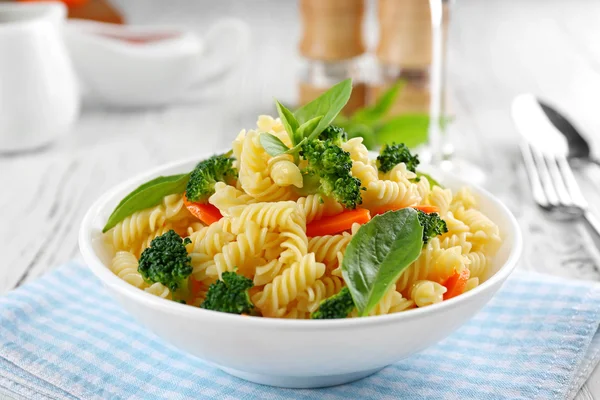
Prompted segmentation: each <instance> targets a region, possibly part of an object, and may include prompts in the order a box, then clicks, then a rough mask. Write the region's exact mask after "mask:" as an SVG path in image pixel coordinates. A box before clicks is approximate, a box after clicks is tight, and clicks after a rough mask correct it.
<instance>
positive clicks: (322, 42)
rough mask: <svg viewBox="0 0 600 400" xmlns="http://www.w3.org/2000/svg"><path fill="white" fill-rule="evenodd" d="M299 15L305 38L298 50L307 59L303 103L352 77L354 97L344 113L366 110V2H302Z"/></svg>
mask: <svg viewBox="0 0 600 400" xmlns="http://www.w3.org/2000/svg"><path fill="white" fill-rule="evenodd" d="M300 14H301V20H302V25H303V35H302V39H301V41H300V46H299V47H300V53H301V55H302V56H303V57H304V58H305V60H306V66H305V68H304V70H303V71H302V74H301V76H300V84H299V91H300V104H306V103H308V102H309V101H311V100H313V99H315V98H316V97H318V96H319V95H320V94H322V93H323V92H325V91H326V90H327V89H329V88H330V87H331V86H333V85H335V84H336V83H338V82H340V81H342V80H344V79H347V78H352V82H353V88H352V95H351V97H350V100H349V101H348V103H347V104H346V107H344V110H343V113H344V114H351V113H352V112H353V111H355V110H357V109H359V108H361V107H363V106H364V105H365V100H366V86H365V84H364V82H363V81H362V79H361V71H360V67H359V58H360V56H361V55H362V54H363V53H364V52H365V45H364V42H363V38H362V24H363V16H364V0H301V1H300Z"/></svg>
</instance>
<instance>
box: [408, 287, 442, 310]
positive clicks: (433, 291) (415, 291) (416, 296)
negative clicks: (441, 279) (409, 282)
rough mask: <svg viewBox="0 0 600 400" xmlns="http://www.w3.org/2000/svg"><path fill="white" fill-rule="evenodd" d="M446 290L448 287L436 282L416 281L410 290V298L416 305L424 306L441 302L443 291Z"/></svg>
mask: <svg viewBox="0 0 600 400" xmlns="http://www.w3.org/2000/svg"><path fill="white" fill-rule="evenodd" d="M447 291H448V289H446V288H445V287H444V286H442V285H441V284H439V283H437V282H433V281H427V280H423V281H417V282H415V283H414V284H413V286H412V288H411V290H410V298H411V300H412V301H414V302H415V304H416V305H417V307H425V306H430V305H432V304H436V303H441V302H442V301H443V300H444V293H446V292H447Z"/></svg>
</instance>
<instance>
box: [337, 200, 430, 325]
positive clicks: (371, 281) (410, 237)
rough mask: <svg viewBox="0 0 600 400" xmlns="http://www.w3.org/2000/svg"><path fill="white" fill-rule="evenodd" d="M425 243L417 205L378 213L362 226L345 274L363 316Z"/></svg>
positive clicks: (349, 252)
mask: <svg viewBox="0 0 600 400" xmlns="http://www.w3.org/2000/svg"><path fill="white" fill-rule="evenodd" d="M422 247H423V227H422V226H421V225H420V224H419V218H418V216H417V211H416V210H414V209H413V208H403V209H401V210H398V211H390V212H387V213H385V214H382V215H378V216H376V217H374V218H373V219H372V220H371V221H369V222H367V223H366V224H364V225H362V226H361V227H360V229H359V230H358V232H356V234H355V235H354V236H353V237H352V240H351V241H350V243H349V244H348V247H347V248H346V252H345V253H344V260H343V262H342V276H343V277H344V281H345V282H346V284H347V285H348V288H349V289H350V293H351V294H352V299H354V304H356V308H357V309H358V313H359V315H360V316H365V315H368V314H369V312H370V311H371V310H372V309H373V307H375V306H376V305H377V303H378V302H379V301H380V300H381V298H382V297H383V296H384V295H385V293H386V292H387V290H389V288H390V287H391V286H392V285H393V284H394V283H395V282H396V280H398V278H399V277H400V274H401V273H402V272H403V271H404V270H405V269H406V268H407V267H408V266H409V265H410V264H411V263H412V262H413V261H415V260H416V259H417V258H418V257H419V254H421V248H422Z"/></svg>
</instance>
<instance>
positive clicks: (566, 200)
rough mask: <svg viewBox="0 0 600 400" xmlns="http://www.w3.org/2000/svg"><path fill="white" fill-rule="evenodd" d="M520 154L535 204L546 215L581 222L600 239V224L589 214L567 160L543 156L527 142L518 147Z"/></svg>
mask: <svg viewBox="0 0 600 400" xmlns="http://www.w3.org/2000/svg"><path fill="white" fill-rule="evenodd" d="M521 154H522V155H523V161H524V163H525V169H526V170H527V175H529V182H530V183H531V192H532V194H533V199H534V200H535V202H536V203H537V204H538V205H539V206H540V207H542V208H543V209H545V210H548V211H553V212H554V211H556V212H561V213H563V214H569V215H572V216H576V217H581V218H584V219H585V221H586V222H587V223H588V224H589V225H590V227H591V228H592V229H593V230H594V231H595V232H596V233H597V234H598V236H600V220H598V218H596V216H595V215H594V214H592V213H591V212H590V211H589V209H588V203H587V201H586V200H585V198H584V197H583V194H582V193H581V190H580V189H579V184H578V183H577V181H576V180H575V176H574V175H573V171H572V170H571V166H570V165H569V163H568V161H567V159H566V157H565V156H564V155H561V154H554V153H548V152H542V151H540V150H539V149H537V148H536V147H535V146H531V145H530V144H529V143H527V142H526V141H523V142H522V143H521Z"/></svg>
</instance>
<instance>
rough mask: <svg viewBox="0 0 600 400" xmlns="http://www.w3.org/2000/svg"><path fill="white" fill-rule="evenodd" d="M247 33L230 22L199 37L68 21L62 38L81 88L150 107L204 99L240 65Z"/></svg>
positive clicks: (108, 99) (107, 99) (115, 102)
mask: <svg viewBox="0 0 600 400" xmlns="http://www.w3.org/2000/svg"><path fill="white" fill-rule="evenodd" d="M249 37H250V29H249V27H248V25H247V24H246V23H244V22H243V21H241V20H238V19H234V18H227V19H222V20H219V21H216V22H215V23H213V25H212V26H211V27H210V28H209V30H208V32H207V33H206V34H205V35H204V36H203V37H200V36H198V35H196V34H195V33H193V32H192V31H190V30H185V29H182V28H177V27H168V26H131V25H118V24H109V23H104V22H97V21H88V20H77V19H75V20H70V21H69V22H68V23H67V24H66V26H65V40H66V43H67V46H68V48H69V52H70V54H71V57H72V59H73V63H74V65H75V68H76V71H77V73H78V75H79V77H80V79H81V80H82V83H83V86H84V88H85V89H86V90H87V91H88V92H89V94H91V95H92V96H94V97H96V98H98V99H99V100H101V101H102V102H104V103H105V104H109V105H112V106H119V107H153V106H162V105H166V104H169V103H173V102H185V101H194V100H197V99H198V98H201V97H202V93H203V91H204V88H205V86H206V85H210V84H213V83H214V82H216V81H219V78H221V77H224V76H226V75H227V74H228V73H229V72H231V71H232V70H233V69H234V68H236V67H238V66H239V65H240V62H239V60H240V59H241V58H243V55H244V53H245V51H246V49H247V47H248V41H249Z"/></svg>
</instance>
